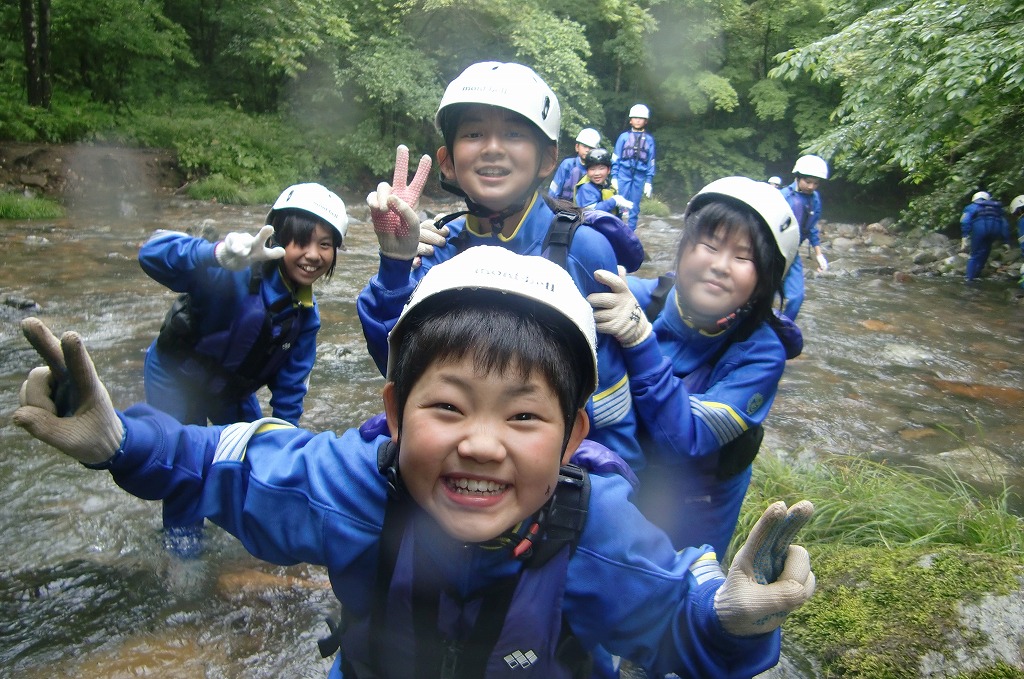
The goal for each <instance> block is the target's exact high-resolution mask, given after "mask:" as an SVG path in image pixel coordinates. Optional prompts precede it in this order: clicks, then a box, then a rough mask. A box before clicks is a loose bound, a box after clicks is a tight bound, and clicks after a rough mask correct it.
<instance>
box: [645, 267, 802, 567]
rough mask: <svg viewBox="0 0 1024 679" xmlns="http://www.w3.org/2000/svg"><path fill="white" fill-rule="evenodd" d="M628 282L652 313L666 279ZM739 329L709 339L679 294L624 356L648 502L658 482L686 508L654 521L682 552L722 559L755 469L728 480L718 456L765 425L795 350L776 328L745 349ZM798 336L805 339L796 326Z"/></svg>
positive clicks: (764, 330) (763, 330)
mask: <svg viewBox="0 0 1024 679" xmlns="http://www.w3.org/2000/svg"><path fill="white" fill-rule="evenodd" d="M628 282H629V287H630V290H631V291H632V292H633V294H634V296H636V298H637V302H638V303H639V304H640V306H641V307H642V308H646V307H647V306H648V305H649V304H650V301H651V293H652V291H653V290H654V287H655V285H656V284H657V279H641V278H634V277H629V278H628ZM740 327H741V326H740V325H735V326H733V327H732V328H729V329H727V330H725V331H722V332H719V333H715V334H709V333H707V332H704V331H701V330H697V329H696V328H694V327H692V326H690V325H688V324H687V323H686V322H685V321H684V320H683V319H682V317H681V316H680V314H679V309H678V306H677V305H676V291H675V289H674V288H673V289H672V290H671V291H670V292H669V295H668V298H667V299H666V302H665V306H664V308H663V310H662V311H661V313H660V314H659V315H658V317H657V318H656V319H655V321H654V323H653V332H652V334H651V336H650V337H648V338H647V339H646V340H644V341H643V342H641V343H640V344H638V345H637V346H635V347H631V348H629V349H626V350H625V356H626V366H627V368H628V370H629V374H630V389H631V391H632V395H633V407H634V409H635V410H636V413H637V419H638V421H639V425H640V432H641V441H642V443H643V446H644V462H645V464H644V465H643V466H641V467H639V468H637V467H634V469H638V473H639V475H640V493H639V495H640V497H641V498H643V499H645V500H647V499H649V498H648V497H647V496H648V495H649V493H650V492H653V489H652V487H651V483H657V484H658V487H659V488H660V487H671V488H672V489H673V492H674V494H675V495H676V497H675V498H674V499H675V500H676V501H677V502H676V503H675V504H674V505H673V509H674V513H673V512H672V511H670V512H669V513H667V514H665V516H664V517H662V516H659V515H658V514H657V513H656V512H653V511H652V512H650V513H648V518H649V519H651V520H652V521H654V522H655V523H656V524H658V525H660V526H662V527H663V528H666V530H668V532H669V534H670V536H671V537H672V539H673V543H674V544H676V545H677V546H679V545H681V544H702V543H703V542H708V543H710V544H712V545H713V546H714V547H715V550H716V551H717V552H718V553H719V555H721V556H724V555H725V550H726V548H727V547H728V544H729V539H730V538H731V536H732V533H733V530H734V529H735V525H736V519H737V517H738V516H739V510H740V506H741V505H742V503H743V497H744V496H745V494H746V490H747V486H748V484H749V480H750V470H749V468H748V469H746V470H745V471H743V472H742V473H739V474H736V475H735V476H732V477H730V478H725V479H723V478H719V476H718V473H717V472H718V468H719V462H720V458H719V452H720V450H721V449H722V447H723V446H724V445H726V444H728V443H729V442H730V441H732V440H733V439H735V438H736V437H738V436H740V435H741V434H742V433H743V432H745V431H747V430H748V429H750V428H752V427H755V426H757V425H759V424H761V423H762V422H763V421H764V419H765V417H766V416H767V415H768V411H769V409H770V408H771V406H772V403H773V402H774V400H775V394H776V392H777V390H778V385H779V380H780V379H781V378H782V373H783V370H784V368H785V365H786V348H785V347H784V345H783V343H782V340H780V338H779V336H778V335H777V334H776V332H775V331H774V330H773V329H772V328H771V327H770V326H769V325H768V324H767V323H763V324H761V325H760V326H759V327H757V328H756V329H755V330H754V331H753V333H751V334H750V335H749V336H748V337H746V338H745V339H743V340H742V341H739V342H737V341H735V335H736V332H737V331H738V330H739V329H740ZM790 330H791V331H796V328H795V326H794V327H793V328H791V329H790ZM726 347H727V348H726ZM723 349H724V351H723ZM647 465H650V468H649V469H647V470H645V469H644V467H646V466H647ZM655 477H656V478H655ZM697 498H700V500H701V501H699V502H697V501H696V499H697ZM641 504H642V506H644V505H646V506H649V505H647V503H646V502H644V503H641ZM686 510H690V511H689V512H687V511H686ZM694 514H697V515H698V516H697V517H695V516H694ZM663 518H664V520H663ZM677 521H678V522H679V523H677ZM684 541H685V542H684Z"/></svg>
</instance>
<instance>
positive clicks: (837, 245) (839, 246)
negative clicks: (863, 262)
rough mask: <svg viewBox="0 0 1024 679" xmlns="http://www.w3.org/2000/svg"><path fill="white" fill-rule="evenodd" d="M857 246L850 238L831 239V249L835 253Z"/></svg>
mask: <svg viewBox="0 0 1024 679" xmlns="http://www.w3.org/2000/svg"><path fill="white" fill-rule="evenodd" d="M856 245H857V243H856V241H854V240H853V239H852V238H844V237H842V236H839V237H838V238H833V239H832V249H833V250H835V251H836V252H846V251H848V250H850V249H852V248H853V247H855V246H856Z"/></svg>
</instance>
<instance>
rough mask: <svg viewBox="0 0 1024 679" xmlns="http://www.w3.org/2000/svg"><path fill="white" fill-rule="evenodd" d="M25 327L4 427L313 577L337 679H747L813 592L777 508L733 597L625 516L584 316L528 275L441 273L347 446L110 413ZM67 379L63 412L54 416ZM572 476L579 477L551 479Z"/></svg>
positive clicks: (138, 410) (542, 269)
mask: <svg viewBox="0 0 1024 679" xmlns="http://www.w3.org/2000/svg"><path fill="white" fill-rule="evenodd" d="M24 328H25V332H26V336H27V337H28V338H29V339H30V341H31V342H32V343H33V345H34V346H35V347H36V349H37V351H38V352H39V353H40V355H41V356H43V357H44V358H45V360H46V362H47V364H48V366H49V367H48V368H43V367H41V368H36V369H34V370H33V371H32V372H31V373H30V374H29V377H28V380H27V381H26V382H25V383H24V384H23V385H22V389H21V396H20V400H21V404H22V407H21V408H19V409H18V410H17V411H16V412H15V414H14V417H13V420H14V422H15V423H16V424H18V425H19V426H21V427H23V428H25V429H26V430H28V431H29V433H31V434H32V435H33V436H35V437H37V438H39V439H40V440H43V441H45V442H46V443H49V444H50V445H52V446H54V447H56V448H58V449H59V450H61V451H63V452H65V453H66V454H68V455H70V456H71V457H73V458H75V459H77V460H79V461H80V462H82V463H84V464H86V466H89V467H92V468H103V469H109V470H110V473H111V475H112V476H113V478H114V480H115V481H116V482H117V483H118V485H120V486H121V487H122V488H124V489H125V490H127V491H128V492H130V493H132V494H135V495H137V496H139V497H144V498H149V499H159V498H161V497H164V496H166V495H167V494H169V493H180V494H186V495H190V496H191V497H192V498H193V499H194V502H195V503H196V505H197V506H198V507H200V508H201V510H202V513H203V514H204V515H205V516H207V517H208V518H210V519H211V520H213V521H214V522H215V523H217V524H218V525H220V526H222V527H223V528H224V529H226V530H227V531H229V532H230V533H232V534H233V535H235V536H236V537H238V538H239V540H241V541H242V543H243V544H244V545H245V547H246V549H248V550H249V551H250V552H251V553H252V554H254V555H255V556H257V557H259V558H262V559H265V560H268V561H271V562H274V563H278V564H291V563H296V562H299V561H306V562H309V563H312V564H318V565H322V566H325V567H326V568H327V571H328V574H329V576H330V579H331V584H332V587H333V590H334V592H335V594H336V595H337V597H338V599H339V600H340V601H341V602H342V604H343V611H344V612H345V615H346V623H345V625H343V627H342V628H340V629H341V631H340V632H339V633H338V635H337V641H338V642H339V643H340V647H341V654H340V655H339V657H337V658H336V659H335V661H334V664H333V666H332V669H331V677H345V678H346V679H352V678H353V677H363V678H364V679H365V678H366V677H391V678H393V679H398V678H403V679H404V678H406V677H412V676H416V677H440V676H458V677H486V678H496V677H510V678H514V677H538V678H540V677H543V678H545V679H549V678H555V679H557V678H560V677H565V678H566V679H568V678H569V677H572V676H581V675H580V674H578V673H580V672H586V671H587V670H586V668H587V666H588V658H587V650H588V649H592V648H594V647H596V646H597V645H601V646H602V647H604V648H607V649H608V650H609V651H611V652H613V653H616V654H618V655H620V656H622V657H625V658H630V659H632V660H633V661H635V662H637V663H638V664H640V665H642V666H643V667H645V668H646V669H647V670H648V671H649V672H652V673H655V674H657V675H658V676H661V675H664V674H667V673H670V672H676V673H678V674H679V675H681V676H715V677H730V676H735V677H750V676H753V675H754V674H757V673H759V672H761V671H763V670H764V669H766V668H768V667H770V666H772V665H774V664H775V663H776V662H777V661H778V656H779V632H778V627H779V626H780V625H781V624H782V622H783V620H784V619H785V617H786V615H787V614H788V613H789V612H790V611H792V610H793V609H795V608H796V607H798V606H799V605H801V604H802V603H803V602H804V601H806V600H807V598H808V597H810V596H811V594H812V592H813V590H814V575H813V573H812V572H811V570H810V561H809V558H808V556H807V552H806V551H805V550H803V548H801V547H799V546H797V545H791V544H790V543H791V541H792V539H793V536H794V535H795V533H796V531H797V530H798V529H799V528H800V526H802V525H803V523H805V522H806V521H807V519H808V518H809V517H810V513H811V511H812V508H811V506H810V504H809V503H806V502H801V503H798V504H796V505H794V506H793V507H792V508H790V509H789V510H787V509H786V507H785V505H784V504H783V503H781V502H778V503H775V504H774V505H772V506H771V507H770V508H769V510H768V511H767V512H765V515H764V516H763V517H762V519H761V520H760V521H759V522H758V523H757V525H756V526H755V527H754V529H753V531H752V532H751V536H750V539H749V540H748V542H747V544H746V545H745V546H744V547H743V548H742V549H741V550H740V552H739V553H738V554H737V556H736V558H735V559H734V561H733V565H732V567H731V568H730V570H729V574H728V577H724V576H723V573H722V571H721V569H720V568H719V567H718V563H717V561H716V559H715V556H714V553H713V552H711V551H710V549H709V548H707V547H703V548H688V549H685V550H682V551H679V552H677V551H675V550H674V549H673V547H672V545H671V544H670V543H669V541H668V539H667V538H666V536H665V535H664V534H663V533H662V532H661V531H660V530H658V529H656V528H654V527H653V526H652V525H651V524H649V523H647V521H646V520H644V518H643V517H642V516H641V515H640V513H639V511H637V509H636V508H635V507H633V505H632V504H630V502H629V501H628V499H627V498H628V496H629V494H630V493H631V491H632V487H631V485H630V483H629V482H628V481H627V480H626V479H625V478H624V477H623V475H622V474H620V473H619V472H618V471H616V470H615V469H614V468H615V467H616V466H617V465H621V464H622V463H621V460H618V459H617V458H616V457H615V456H614V455H613V454H611V453H610V452H609V451H608V450H607V449H604V448H602V447H600V446H598V445H596V444H593V443H591V442H583V438H584V436H585V435H586V433H587V418H586V416H585V411H584V404H585V403H586V400H587V397H588V396H589V394H590V390H591V389H592V388H593V386H594V384H595V381H596V351H595V329H594V321H593V316H592V315H591V310H590V306H589V305H588V304H587V302H586V301H585V300H584V299H583V297H582V296H581V295H580V294H579V292H578V291H577V290H576V288H575V285H574V284H573V282H572V280H571V279H570V278H569V276H568V275H567V274H566V273H565V272H564V271H563V270H562V269H560V268H559V267H558V266H556V265H555V264H553V263H551V262H548V261H547V260H544V259H541V258H538V257H523V256H519V255H515V254H513V253H510V252H508V251H506V250H504V249H501V248H484V249H483V250H481V251H479V252H477V253H464V254H462V255H459V256H457V257H455V258H453V259H452V260H450V261H448V262H444V263H441V264H438V265H437V266H436V267H434V269H432V270H431V272H430V273H429V274H428V275H427V276H425V277H424V279H423V281H422V283H421V285H420V286H419V287H418V288H417V290H416V292H415V294H414V295H413V296H412V298H411V299H410V302H409V304H408V305H407V306H406V307H405V310H404V312H403V314H402V316H401V318H400V319H399V320H398V323H397V324H396V326H395V329H394V331H393V332H392V336H391V338H390V342H391V354H390V357H389V364H388V383H387V386H386V387H385V390H384V404H385V411H386V416H385V418H383V419H384V420H385V422H386V424H385V422H382V421H381V418H376V419H374V420H371V421H370V422H367V423H366V424H364V425H363V427H362V428H361V429H352V430H349V431H346V432H344V433H343V434H341V435H335V434H334V433H331V432H327V433H322V434H316V435H315V434H312V433H310V432H307V431H303V430H301V429H297V428H295V427H292V426H290V425H288V424H287V423H285V422H282V421H280V420H274V419H270V418H267V419H264V420H261V421H259V422H255V423H239V424H234V425H229V426H227V427H209V428H203V427H196V426H184V425H181V424H180V423H178V422H176V421H175V420H173V419H172V418H170V417H167V416H166V415H165V414H163V413H160V412H158V411H155V410H153V409H151V408H149V407H148V406H145V405H138V406H133V407H132V408H130V409H128V410H127V411H125V412H124V413H118V412H116V411H115V410H114V408H113V406H112V405H111V402H110V397H109V396H108V394H107V392H106V389H105V388H104V387H103V385H102V384H101V383H100V382H99V379H98V377H97V375H96V371H95V367H94V366H93V364H92V361H91V359H90V358H89V355H88V353H87V352H86V351H85V348H84V346H83V345H82V341H81V338H80V337H78V335H76V334H74V333H67V334H65V336H64V337H63V339H62V340H61V341H60V343H59V344H58V342H57V339H56V338H55V337H54V336H53V335H52V334H51V333H50V332H49V330H48V329H46V327H45V326H43V325H42V323H41V322H39V321H38V320H36V319H30V320H28V321H26V323H25V324H24ZM65 370H66V372H67V374H69V375H70V380H71V382H72V383H73V388H74V389H75V390H76V392H77V395H78V397H79V403H80V405H79V406H78V408H77V409H76V410H75V411H74V412H73V413H68V412H57V407H56V405H55V404H54V402H53V398H52V392H53V390H54V387H55V385H56V383H57V381H58V378H57V376H59V375H62V374H65ZM58 415H64V417H58ZM581 442H582V443H581ZM570 456H574V459H575V460H577V461H578V462H580V463H581V464H583V465H584V468H583V469H581V468H579V467H566V468H562V469H561V470H560V464H562V463H563V462H566V461H567V460H568V459H569V458H570ZM586 468H591V469H594V471H591V472H589V473H587V472H586V471H585V469H586ZM598 469H600V471H597V470H598ZM560 471H561V472H562V473H563V474H564V475H565V476H564V478H562V477H560ZM567 492H569V493H570V497H576V498H578V499H577V502H576V504H575V505H571V506H570V505H567V504H566V503H565V502H564V501H560V499H559V498H560V497H563V496H564V494H565V493H567ZM569 509H571V510H572V511H568V514H569V515H570V518H573V519H575V520H574V521H572V522H569V524H567V523H566V522H565V521H564V515H565V514H566V512H567V510H569ZM565 525H572V526H573V530H572V531H570V533H571V534H570V535H566V534H564V533H563V534H561V537H558V534H556V533H555V532H553V529H554V528H556V527H564V526H565ZM762 583H766V584H762ZM442 668H446V669H447V670H449V671H450V672H451V673H450V674H442Z"/></svg>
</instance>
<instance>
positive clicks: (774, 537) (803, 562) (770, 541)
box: [715, 500, 815, 636]
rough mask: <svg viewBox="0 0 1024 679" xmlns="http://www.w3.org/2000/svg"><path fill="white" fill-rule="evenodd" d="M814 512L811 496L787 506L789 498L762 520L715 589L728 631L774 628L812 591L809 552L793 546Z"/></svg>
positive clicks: (753, 631) (747, 633)
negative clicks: (723, 580) (810, 500)
mask: <svg viewBox="0 0 1024 679" xmlns="http://www.w3.org/2000/svg"><path fill="white" fill-rule="evenodd" d="M813 513H814V505H812V504H811V503H810V502H808V501H807V500H803V501H801V502H798V503H796V504H795V505H793V506H792V507H790V508H789V509H788V510H787V509H786V503H785V502H776V503H775V504H773V505H771V506H770V507H768V509H766V510H765V512H764V514H763V515H762V516H761V518H760V519H758V521H757V523H756V524H755V525H754V528H753V529H752V530H751V531H750V536H749V537H748V538H747V541H746V542H745V543H744V544H743V546H742V547H740V550H739V551H738V552H737V553H736V556H735V557H734V558H733V560H732V565H731V566H730V567H729V574H728V575H727V576H726V578H725V584H724V585H722V586H721V587H719V588H718V591H717V592H715V612H717V613H718V619H719V620H720V621H721V623H722V627H724V628H725V630H726V631H727V632H729V633H730V634H734V635H736V636H753V635H757V634H765V633H767V632H771V631H772V630H774V629H776V628H778V627H779V626H781V625H782V623H783V621H785V619H786V616H787V615H789V614H790V613H792V612H793V611H795V610H796V609H797V608H799V607H800V606H801V605H803V603H804V602H805V601H807V600H808V599H810V598H811V595H812V594H814V584H815V579H814V573H813V572H811V559H810V557H809V556H808V555H807V550H806V549H804V548H803V547H801V546H800V545H794V544H791V543H792V542H793V537H794V536H795V535H796V533H797V531H799V530H800V528H801V527H803V525H804V524H805V523H807V521H808V519H810V518H811V514H813Z"/></svg>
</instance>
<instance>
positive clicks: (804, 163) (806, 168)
mask: <svg viewBox="0 0 1024 679" xmlns="http://www.w3.org/2000/svg"><path fill="white" fill-rule="evenodd" d="M793 174H799V175H803V176H805V177H817V178H818V179H828V163H826V162H825V161H824V159H822V157H821V156H800V157H799V158H797V159H796V163H795V164H794V165H793Z"/></svg>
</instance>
